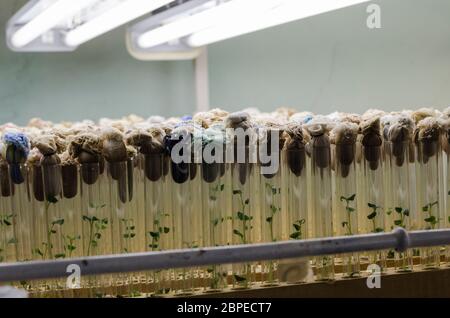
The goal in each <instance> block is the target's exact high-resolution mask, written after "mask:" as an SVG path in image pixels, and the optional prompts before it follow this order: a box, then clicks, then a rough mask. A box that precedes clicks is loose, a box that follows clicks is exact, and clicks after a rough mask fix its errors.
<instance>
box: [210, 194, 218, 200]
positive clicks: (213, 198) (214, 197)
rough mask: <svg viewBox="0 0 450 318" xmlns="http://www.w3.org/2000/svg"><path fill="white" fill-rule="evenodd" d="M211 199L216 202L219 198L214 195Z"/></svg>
mask: <svg viewBox="0 0 450 318" xmlns="http://www.w3.org/2000/svg"><path fill="white" fill-rule="evenodd" d="M209 199H210V200H211V201H216V200H217V197H216V196H214V195H211V196H210V197H209Z"/></svg>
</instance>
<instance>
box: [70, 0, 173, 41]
mask: <svg viewBox="0 0 450 318" xmlns="http://www.w3.org/2000/svg"><path fill="white" fill-rule="evenodd" d="M72 1H73V0H72ZM172 1H173V0H126V1H122V2H121V3H119V4H118V5H116V6H114V7H113V8H111V9H109V10H107V11H105V12H103V13H101V14H100V15H98V16H96V17H93V18H92V19H91V20H89V21H87V22H86V23H84V24H82V25H80V26H79V27H77V28H75V29H73V30H72V31H69V32H68V33H67V35H66V38H65V43H66V45H68V46H78V45H80V44H82V43H84V42H87V41H89V40H91V39H93V38H95V37H97V36H99V35H101V34H103V33H106V32H108V31H110V30H112V29H114V28H116V27H118V26H120V25H122V24H125V23H127V22H129V21H132V20H134V19H136V18H138V17H140V16H142V15H144V14H147V13H149V12H152V11H154V10H156V9H158V8H160V7H162V6H165V5H167V4H169V3H170V2H172Z"/></svg>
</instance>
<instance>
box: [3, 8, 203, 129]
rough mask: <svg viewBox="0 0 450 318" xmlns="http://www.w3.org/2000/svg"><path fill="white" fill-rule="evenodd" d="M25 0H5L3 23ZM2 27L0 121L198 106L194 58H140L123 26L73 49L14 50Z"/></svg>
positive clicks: (180, 109)
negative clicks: (46, 51)
mask: <svg viewBox="0 0 450 318" xmlns="http://www.w3.org/2000/svg"><path fill="white" fill-rule="evenodd" d="M25 2H26V1H23V0H22V1H14V0H2V1H1V3H0V25H1V26H4V25H6V23H7V20H8V19H9V17H10V16H12V15H13V14H14V12H16V11H17V10H18V9H19V8H20V7H21V6H22V5H23V3H25ZM4 33H5V32H4V30H2V32H1V33H0V122H1V123H3V122H8V121H12V122H15V123H19V124H25V123H26V122H27V121H28V120H29V119H30V118H32V117H35V116H39V117H42V118H46V119H51V120H63V119H66V120H78V119H83V118H92V119H97V118H100V117H102V116H108V117H119V116H123V115H126V114H129V113H131V112H133V113H136V114H139V115H142V116H144V117H148V116H149V115H156V114H159V115H179V114H184V113H192V111H193V110H194V104H195V98H194V83H193V80H192V79H193V77H192V74H193V63H192V61H183V62H141V61H138V60H135V59H134V58H132V57H131V56H130V55H129V54H128V52H127V50H126V47H125V30H124V29H123V28H121V29H118V30H115V31H113V32H111V33H108V34H106V35H104V36H102V37H99V38H98V39H96V40H94V41H91V42H88V43H86V44H85V45H84V46H82V47H80V48H79V50H77V51H75V52H73V53H51V54H31V53H25V54H24V53H14V52H11V51H9V49H8V48H7V47H6V44H5V39H4Z"/></svg>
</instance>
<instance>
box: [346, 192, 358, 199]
mask: <svg viewBox="0 0 450 318" xmlns="http://www.w3.org/2000/svg"><path fill="white" fill-rule="evenodd" d="M355 197H356V193H355V194H352V195H351V196H349V197H348V198H347V200H348V201H353V200H355Z"/></svg>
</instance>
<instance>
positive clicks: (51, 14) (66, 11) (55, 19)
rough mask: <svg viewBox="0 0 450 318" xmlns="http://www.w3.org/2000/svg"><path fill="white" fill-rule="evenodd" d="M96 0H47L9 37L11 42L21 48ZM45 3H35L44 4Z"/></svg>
mask: <svg viewBox="0 0 450 318" xmlns="http://www.w3.org/2000/svg"><path fill="white" fill-rule="evenodd" d="M95 1H96V0H76V1H74V0H56V1H53V3H50V2H49V5H47V6H46V7H45V8H44V10H43V11H42V12H40V13H39V14H38V15H36V16H35V17H34V18H32V19H31V20H30V21H29V22H28V23H26V24H25V25H24V26H23V27H21V28H20V29H18V30H17V31H16V32H15V33H14V34H13V35H12V37H11V44H12V45H13V46H14V47H16V48H21V47H24V46H26V45H27V44H29V43H30V42H32V41H33V40H35V39H37V38H38V37H39V36H41V35H43V34H44V33H45V32H47V31H48V30H50V29H51V28H53V27H54V26H56V25H57V24H58V23H60V22H61V21H64V20H67V19H70V18H71V17H73V16H74V15H75V14H77V13H78V12H79V11H80V10H82V9H83V8H86V7H87V6H89V5H91V4H92V3H94V2H95ZM44 4H45V3H39V2H38V3H37V5H44Z"/></svg>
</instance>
